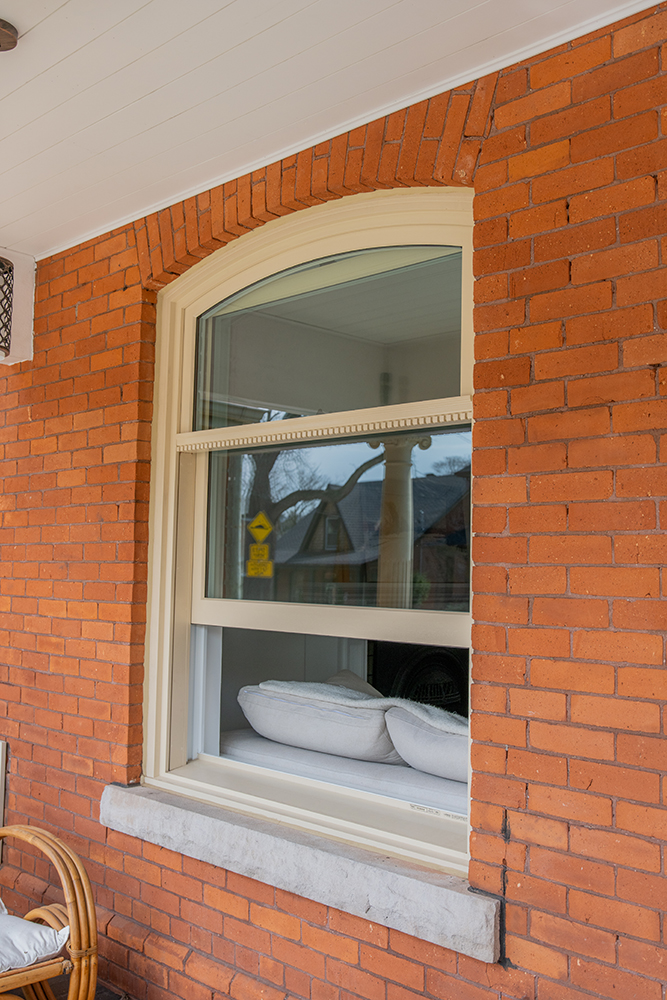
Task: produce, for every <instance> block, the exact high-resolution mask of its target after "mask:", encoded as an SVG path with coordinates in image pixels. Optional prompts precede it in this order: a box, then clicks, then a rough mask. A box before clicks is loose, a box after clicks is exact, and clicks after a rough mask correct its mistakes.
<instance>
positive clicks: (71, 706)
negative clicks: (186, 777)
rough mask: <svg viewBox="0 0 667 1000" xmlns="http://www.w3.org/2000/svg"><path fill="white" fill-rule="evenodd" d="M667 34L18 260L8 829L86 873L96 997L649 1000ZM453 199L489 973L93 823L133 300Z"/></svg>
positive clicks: (132, 596)
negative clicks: (466, 254)
mask: <svg viewBox="0 0 667 1000" xmlns="http://www.w3.org/2000/svg"><path fill="white" fill-rule="evenodd" d="M666 8H667V5H664V4H663V5H660V6H659V7H657V8H652V9H650V10H648V11H646V12H644V13H642V14H640V15H636V16H634V17H632V18H630V19H628V20H627V21H624V22H621V23H619V24H618V25H616V26H615V27H614V28H613V30H611V31H610V30H603V31H598V32H595V33H593V34H592V35H590V36H587V37H585V38H581V39H578V40H576V42H573V43H571V44H568V45H563V46H561V47H559V48H558V49H556V50H554V51H552V52H550V53H547V54H545V55H543V56H541V57H539V58H536V59H533V60H530V61H529V62H528V63H525V64H521V65H518V66H514V67H511V68H510V69H508V70H506V71H505V72H503V73H501V74H499V76H496V75H494V76H492V77H488V78H485V79H484V80H481V81H478V82H477V83H473V84H471V85H470V86H469V87H464V88H460V89H458V90H456V91H455V92H452V93H448V94H444V95H441V96H440V97H437V98H433V99H432V100H431V101H427V102H423V103H421V104H419V105H415V106H414V107H411V108H409V109H408V110H407V111H405V112H400V113H397V114H394V115H391V116H389V117H388V118H387V119H382V120H380V121H378V122H373V123H371V124H370V125H368V126H367V127H365V128H360V129H356V130H354V131H353V132H351V133H349V134H347V135H344V136H339V137H337V138H336V139H334V140H332V141H331V142H327V143H322V144H321V145H319V146H317V147H315V148H314V149H311V150H306V151H304V152H303V153H300V154H299V155H298V156H296V157H291V158H289V159H287V160H284V161H282V162H281V163H277V164H273V165H271V166H269V167H267V168H266V170H263V171H257V172H256V173H253V174H252V175H250V176H247V177H244V178H240V179H239V180H238V181H235V182H233V183H231V184H225V185H223V186H220V187H218V188H215V189H214V190H212V191H210V192H206V193H204V194H202V195H200V196H199V197H198V198H192V199H187V200H186V201H184V202H182V203H179V204H177V205H175V206H172V207H171V208H170V209H166V210H164V211H163V212H159V213H157V214H155V215H152V216H149V217H148V218H145V219H141V220H138V221H137V222H136V223H135V224H134V225H130V226H126V227H123V228H122V229H120V230H118V231H115V232H113V233H111V234H106V235H105V236H103V237H100V238H99V239H96V240H92V241H90V242H89V243H87V244H85V245H83V246H81V247H77V248H74V249H72V250H71V251H68V252H67V253H65V254H61V255H58V256H56V257H54V258H51V259H49V260H46V261H43V262H41V265H40V269H39V287H38V295H37V299H38V301H37V319H36V341H35V358H34V361H33V362H31V363H25V364H22V365H20V366H16V367H13V368H10V369H7V370H6V373H5V376H4V377H3V378H2V379H0V382H1V383H2V384H1V385H0V389H1V390H2V404H1V405H2V418H1V423H0V427H1V431H0V445H1V447H2V455H1V462H2V465H1V468H2V473H3V477H4V478H3V486H2V493H1V494H0V497H1V499H0V512H1V513H2V523H1V525H0V542H1V544H2V562H1V563H0V573H1V576H0V610H1V612H2V616H1V619H0V629H1V631H0V713H1V714H0V733H2V735H3V737H6V738H7V739H8V740H9V743H10V749H11V773H10V777H9V783H8V784H9V791H8V820H9V821H10V822H24V821H29V822H36V823H40V824H42V825H45V826H48V827H50V828H52V829H55V830H56V831H58V832H60V833H61V834H62V835H63V836H65V837H66V838H67V839H68V841H69V842H71V843H72V844H73V845H74V846H75V848H76V849H77V850H78V851H79V852H80V853H81V854H82V855H83V856H84V857H85V858H86V859H87V866H88V869H89V871H90V874H91V877H92V879H93V881H94V883H95V887H96V892H97V898H98V902H99V905H100V922H101V928H102V930H103V932H104V936H103V939H102V953H103V960H102V975H103V977H104V978H105V979H107V980H109V981H111V982H113V983H116V984H117V985H119V986H122V987H123V988H125V989H128V990H129V991H130V992H131V993H132V994H133V995H134V996H135V997H137V998H141V1000H143V998H144V997H145V998H147V1000H154V998H155V1000H167V998H170V1000H171V998H173V997H182V998H187V1000H190V998H193V1000H200V998H201V1000H212V998H214V997H216V996H220V995H229V994H231V995H232V996H233V997H235V998H237V1000H246V998H255V997H260V996H261V997H265V998H268V1000H274V998H275V1000H282V998H285V997H305V998H309V1000H353V998H355V997H362V998H366V1000H416V998H418V997H430V998H439V1000H510V998H514V1000H524V998H525V1000H535V998H537V1000H585V998H586V997H591V996H592V997H598V998H619V1000H630V998H642V1000H644V998H647V1000H665V997H664V986H663V985H662V984H663V980H664V978H665V977H664V967H665V959H666V957H667V946H666V945H667V943H666V942H665V934H666V933H667V930H666V928H665V926H664V917H663V916H662V913H661V910H664V908H665V904H664V900H665V898H666V897H665V878H664V870H663V865H664V844H665V840H666V839H667V808H665V803H664V795H665V791H664V788H663V774H662V771H663V770H664V750H663V746H664V726H665V714H666V705H667V680H666V678H667V674H665V671H664V666H663V664H664V658H663V643H664V632H665V629H666V627H667V611H666V610H665V609H666V605H665V602H664V600H662V582H661V574H662V565H663V564H664V562H665V555H666V553H667V543H665V541H664V533H661V531H660V526H661V523H664V518H665V517H667V499H666V498H667V485H666V479H667V476H666V474H665V472H664V464H661V462H662V463H664V458H665V447H666V446H665V444H664V443H663V441H667V382H666V381H665V376H664V372H665V369H664V367H661V366H663V365H664V363H665V362H666V361H667V346H666V345H667V337H666V336H665V334H664V332H663V329H664V325H665V324H666V323H667V278H666V277H665V274H667V271H665V268H664V266H663V263H664V262H663V254H664V252H665V246H666V243H665V237H664V235H663V234H664V233H665V231H666V230H667V227H666V225H665V222H666V221H667V209H666V208H665V204H666V201H665V195H666V191H667V114H666V113H665V109H664V108H663V107H662V105H663V104H664V103H665V101H666V97H665V95H666V94H667V88H666V87H665V74H664V73H663V66H664V60H665V54H666V51H667V50H666V49H665V46H664V44H663V40H665V39H667V9H666ZM453 183H458V184H468V185H469V184H473V183H474V187H475V190H476V199H475V217H476V226H475V244H476V252H475V273H476V276H477V282H476V309H475V328H476V331H477V336H476V357H477V364H476V370H475V385H476V396H475V406H476V418H477V422H476V425H475V444H476V450H475V459H474V460H475V466H474V471H475V475H476V479H475V487H474V489H475V494H474V503H475V506H474V528H475V530H476V532H477V538H476V540H475V560H476V567H475V574H474V595H475V596H474V616H475V622H476V624H475V634H474V646H475V650H476V653H475V657H474V666H473V671H474V680H475V685H474V687H473V708H474V714H473V737H474V739H475V743H474V746H473V765H474V768H475V776H474V783H473V807H472V821H473V827H474V831H473V836H472V862H471V866H470V879H471V882H472V883H473V884H474V885H476V886H478V887H480V888H485V889H488V890H489V891H491V892H494V893H497V894H499V895H501V896H503V897H504V898H505V899H506V908H505V921H506V937H505V961H504V964H503V965H497V966H492V967H489V966H485V965H482V964H481V963H478V962H475V961H473V960H472V959H467V958H464V957H462V956H457V955H455V954H453V953H452V952H447V951H444V950H442V949H438V948H436V947H435V946H432V945H428V944H425V943H424V942H419V941H417V940H415V939H412V938H409V937H407V936H405V935H402V934H397V933H395V932H393V931H392V932H388V931H387V930H386V928H382V927H378V926H377V925H371V924H369V923H368V922H365V921H363V920H359V919H357V918H353V917H350V916H347V915H345V914H342V913H340V912H338V911H327V910H326V908H324V907H321V906H319V905H317V904H314V903H311V902H308V901H306V900H302V899H298V898H296V897H292V896H290V895H288V894H286V893H282V892H280V891H276V890H274V889H273V888H271V887H269V886H265V885H261V884H259V883H254V882H252V881H250V880H247V879H242V878H240V877H238V876H235V875H233V874H230V873H226V872H224V871H221V870H219V869H214V868H211V867H210V866H206V865H203V864H201V863H199V862H195V861H192V860H191V859H188V858H183V857H180V856H177V855H174V854H172V853H170V852H167V851H163V850H160V849H158V848H155V847H152V846H151V845H148V844H142V843H140V842H138V841H136V840H132V839H130V838H126V837H123V836H120V835H118V834H114V833H112V832H109V831H106V830H104V829H103V828H101V827H100V826H99V824H98V823H97V821H96V817H97V803H98V800H99V796H100V793H101V789H102V787H103V786H104V784H105V783H107V782H108V781H121V782H126V783H127V782H132V781H136V780H137V778H138V776H139V767H140V750H141V716H140V706H141V684H142V660H143V645H142V642H143V628H144V625H143V622H144V614H145V567H146V550H145V546H146V533H147V499H148V497H147V481H148V463H149V457H150V456H149V437H150V419H151V386H152V344H153V339H154V332H155V331H154V305H155V299H156V292H157V290H159V288H161V287H163V286H164V285H165V284H166V283H168V282H170V281H172V280H175V278H176V277H177V276H178V275H179V274H180V273H183V271H185V270H187V268H188V267H189V266H191V265H192V264H194V263H196V261H198V260H200V259H201V258H202V257H204V256H206V255H207V254H208V253H211V252H213V251H214V250H216V249H218V248H219V247H221V246H223V245H224V244H225V243H227V242H229V241H230V240H232V239H235V238H238V237H239V236H242V235H243V234H244V233H245V232H248V231H250V230H251V229H253V228H255V227H256V226H258V225H262V224H264V223H266V222H269V221H270V220H271V219H272V218H274V217H277V216H279V215H283V214H285V213H287V212H290V211H296V210H299V209H305V208H307V207H308V206H309V205H311V204H316V203H318V202H321V201H324V200H327V199H329V198H335V197H341V196H346V195H351V194H354V193H355V192H358V191H367V190H374V189H376V188H386V187H394V186H403V185H406V184H453ZM661 518H662V519H663V522H661ZM661 751H662V752H661ZM6 859H7V862H8V863H6V864H4V865H3V867H2V868H1V869H0V885H2V886H3V896H4V898H5V899H6V901H7V903H8V904H9V906H10V907H11V908H14V909H15V910H17V911H18V912H21V911H22V910H24V909H26V908H27V906H28V905H29V901H33V900H34V899H35V898H39V897H40V896H41V895H42V894H46V895H47V896H50V895H52V893H53V891H54V890H53V889H52V887H51V885H50V877H49V872H48V870H47V869H46V867H45V865H44V864H43V862H41V861H40V860H39V859H35V858H33V857H32V856H30V855H22V856H19V855H18V854H17V853H16V851H14V850H11V849H10V850H8V851H7V854H6ZM19 864H20V866H21V868H20V869H19Z"/></svg>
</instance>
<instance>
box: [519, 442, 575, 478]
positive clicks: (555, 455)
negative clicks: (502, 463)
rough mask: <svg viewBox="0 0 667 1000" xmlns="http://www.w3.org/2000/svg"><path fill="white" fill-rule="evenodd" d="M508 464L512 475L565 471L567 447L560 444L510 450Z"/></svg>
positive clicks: (526, 446)
mask: <svg viewBox="0 0 667 1000" xmlns="http://www.w3.org/2000/svg"><path fill="white" fill-rule="evenodd" d="M507 463H508V469H507V471H508V472H509V473H510V474H516V473H522V472H536V471H542V470H547V469H564V468H565V467H566V446H565V444H563V443H558V444H540V445H524V446H523V447H522V448H509V449H508V453H507Z"/></svg>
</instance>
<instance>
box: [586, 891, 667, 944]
mask: <svg viewBox="0 0 667 1000" xmlns="http://www.w3.org/2000/svg"><path fill="white" fill-rule="evenodd" d="M569 904H570V914H571V916H572V917H573V918H574V919H575V920H581V921H584V922H585V923H587V924H592V925H594V926H597V927H607V928H609V929H610V930H612V931H618V929H619V927H632V928H634V930H635V932H636V933H637V934H638V935H640V936H641V937H645V938H648V939H649V940H652V941H656V940H658V938H659V937H660V923H659V916H658V914H657V913H652V912H651V910H647V909H644V908H642V907H640V906H632V905H631V904H629V903H624V902H621V901H620V900H618V899H607V898H605V897H603V896H597V895H593V894H592V893H589V892H578V891H577V890H574V889H573V890H572V891H571V892H570V894H569Z"/></svg>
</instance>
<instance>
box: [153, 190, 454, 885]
mask: <svg viewBox="0 0 667 1000" xmlns="http://www.w3.org/2000/svg"><path fill="white" fill-rule="evenodd" d="M471 231H472V213H471V196H470V193H469V192H467V191H464V190H459V189H456V190H454V189H430V190H414V189H413V190H403V191H391V192H376V193H373V194H369V195H358V196H355V197H354V198H348V199H343V200H342V201H340V202H336V203H329V204H327V205H323V206H320V207H317V208H311V209H308V210H305V211H303V212H300V213H297V214H296V215H294V216H291V217H287V218H284V219H280V220H277V221H276V222H272V223H270V224H268V225H266V226H264V227H263V228H262V229H260V230H258V231H255V232H254V233H252V234H249V235H248V236H245V237H242V238H241V239H239V240H238V241H236V242H235V243H234V244H232V245H230V246H229V247H227V248H224V249H223V250H220V251H218V252H217V253H215V254H213V255H212V256H211V257H210V258H208V259H207V260H206V261H204V262H202V263H201V264H199V265H197V266H196V267H195V268H193V269H192V270H191V271H190V272H189V273H187V274H186V275H184V276H182V277H181V278H179V279H178V280H177V281H175V282H174V283H173V284H172V285H170V286H169V287H168V288H167V289H165V290H164V291H163V292H162V293H160V298H159V311H158V356H157V376H156V415H155V422H154V437H153V472H152V487H151V529H150V530H151V555H150V581H149V583H150V621H149V633H148V652H147V665H148V678H149V681H148V701H147V704H148V750H147V758H146V763H145V770H146V780H147V782H148V783H152V784H155V785H158V786H160V787H163V788H172V789H173V790H176V791H178V790H187V794H189V795H192V796H195V797H199V798H203V799H207V798H208V799H213V800H215V801H216V802H218V803H222V804H226V805H228V806H229V807H230V808H232V809H240V810H242V811H243V812H246V813H248V812H249V813H251V814H256V815H259V816H263V817H267V818H271V819H276V820H279V821H282V822H285V823H288V824H289V825H290V826H292V827H293V826H295V825H296V826H299V827H301V828H303V829H307V830H311V831H317V832H321V833H325V834H326V833H329V834H330V835H332V836H334V837H337V838H341V837H342V838H343V839H346V840H351V841H353V842H355V843H358V844H362V845H364V846H367V847H372V848H375V849H377V850H381V851H387V850H388V851H389V852H390V853H393V854H396V855H399V856H404V857H408V858H411V859H415V860H420V861H422V862H424V861H425V862H427V863H428V864H431V865H432V864H435V865H440V866H442V867H444V868H447V869H449V870H451V871H457V872H464V871H465V870H466V867H467V834H468V826H467V770H468V764H467V759H468V751H467V737H465V732H466V716H467V710H468V649H469V643H470V606H469V580H470V421H471V399H470V393H471V369H472V333H471V330H472V322H471V313H472V294H471V286H472V276H471ZM325 685H328V687H326V686H325ZM329 692H331V694H329ZM361 699H366V700H365V701H364V703H363V705H362V704H361ZM397 699H403V701H402V702H401V701H397ZM414 706H417V707H416V708H414V710H413V707H414ZM390 709H391V710H393V711H394V715H393V716H392V715H390V714H388V713H389V711H390ZM443 709H445V710H446V711H447V712H449V713H450V716H449V717H450V718H453V719H454V722H453V723H452V726H451V727H450V728H451V732H449V733H448V732H447V731H446V727H445V730H443V729H442V726H441V721H442V719H443V718H444V716H445V713H444V712H443V711H442V710H443ZM363 713H365V715H364V714H363ZM406 713H407V714H406ZM439 713H440V714H439ZM457 720H458V722H457ZM458 723H460V725H459V728H458V730H457V725H458ZM346 727H347V728H346ZM433 727H435V730H438V731H437V732H436V731H433ZM439 727H440V728H439ZM462 747H463V751H462V750H461V748H462Z"/></svg>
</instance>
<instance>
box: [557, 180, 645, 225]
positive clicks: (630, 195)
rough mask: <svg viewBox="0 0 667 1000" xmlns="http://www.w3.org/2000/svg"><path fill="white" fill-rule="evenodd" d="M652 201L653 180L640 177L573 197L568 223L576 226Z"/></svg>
mask: <svg viewBox="0 0 667 1000" xmlns="http://www.w3.org/2000/svg"><path fill="white" fill-rule="evenodd" d="M653 201H655V181H654V179H653V178H652V177H640V178H637V179H636V180H631V181H626V182H625V183H623V184H614V185H612V186H611V187H608V188H604V189H603V190H598V191H589V192H585V193H584V194H580V195H575V196H574V197H573V198H571V199H570V205H569V218H570V222H571V223H572V224H574V225H576V224H577V223H579V222H587V221H588V220H589V219H597V218H599V217H600V216H604V215H612V214H614V213H616V212H626V211H628V210H630V209H632V208H639V207H641V206H643V205H648V204H650V203H651V202H653ZM554 228H555V227H554Z"/></svg>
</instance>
